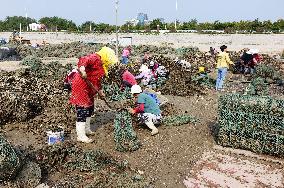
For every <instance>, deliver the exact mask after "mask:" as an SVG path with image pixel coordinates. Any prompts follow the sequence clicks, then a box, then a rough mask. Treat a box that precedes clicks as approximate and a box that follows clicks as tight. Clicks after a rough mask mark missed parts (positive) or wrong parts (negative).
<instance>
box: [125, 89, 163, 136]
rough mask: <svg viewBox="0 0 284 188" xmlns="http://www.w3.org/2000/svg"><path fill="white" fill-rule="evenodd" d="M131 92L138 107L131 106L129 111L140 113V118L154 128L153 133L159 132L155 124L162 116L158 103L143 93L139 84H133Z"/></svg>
mask: <svg viewBox="0 0 284 188" xmlns="http://www.w3.org/2000/svg"><path fill="white" fill-rule="evenodd" d="M131 93H132V94H133V96H134V100H135V102H136V104H137V107H136V108H134V109H132V108H129V109H128V111H129V112H130V113H131V114H138V118H140V119H141V120H142V122H143V123H145V124H146V125H147V126H148V127H149V128H150V129H151V130H152V132H151V134H152V135H156V134H158V133H159V131H158V129H157V128H156V127H155V125H154V124H158V123H159V122H160V121H161V118H162V116H161V110H160V108H159V106H158V104H157V103H156V101H155V100H154V99H153V98H152V97H151V96H149V95H147V94H146V93H143V92H142V89H141V87H140V86H139V85H134V86H132V87H131Z"/></svg>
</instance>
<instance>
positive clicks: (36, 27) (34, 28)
mask: <svg viewBox="0 0 284 188" xmlns="http://www.w3.org/2000/svg"><path fill="white" fill-rule="evenodd" d="M29 28H30V30H31V31H39V30H41V24H37V23H31V24H29Z"/></svg>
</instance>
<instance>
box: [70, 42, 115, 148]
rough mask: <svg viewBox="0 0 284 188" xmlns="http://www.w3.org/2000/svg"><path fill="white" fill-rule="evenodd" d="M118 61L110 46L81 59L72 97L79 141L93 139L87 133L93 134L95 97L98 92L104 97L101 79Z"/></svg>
mask: <svg viewBox="0 0 284 188" xmlns="http://www.w3.org/2000/svg"><path fill="white" fill-rule="evenodd" d="M117 61H118V60H117V58H116V56H115V53H114V51H113V50H112V49H110V48H108V47H103V48H102V49H101V50H100V51H99V52H97V53H95V54H91V55H88V56H84V57H81V58H80V59H79V62H78V72H75V75H74V78H73V79H72V94H71V98H70V103H72V104H73V105H75V107H76V112H77V121H76V132H77V141H80V142H85V143H90V142H92V141H93V140H92V139H89V138H88V137H87V136H86V134H92V131H91V129H90V121H91V115H92V113H93V112H94V97H95V95H96V94H97V93H98V94H99V95H100V96H101V97H104V92H103V90H102V87H101V79H102V78H103V77H104V76H105V75H107V74H108V69H109V67H110V66H111V65H113V64H115V63H116V62H117Z"/></svg>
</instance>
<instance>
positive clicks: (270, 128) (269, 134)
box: [218, 94, 284, 157]
mask: <svg viewBox="0 0 284 188" xmlns="http://www.w3.org/2000/svg"><path fill="white" fill-rule="evenodd" d="M218 108H219V110H218V113H219V119H218V122H219V126H220V130H219V133H218V143H219V144H220V145H223V146H230V147H234V148H242V149H248V150H251V151H254V152H257V153H267V154H271V155H276V156H279V157H283V156H284V131H283V127H284V123H283V122H284V121H283V117H284V100H280V99H273V98H271V97H259V96H243V95H238V94H231V95H223V96H221V97H220V98H219V107H218Z"/></svg>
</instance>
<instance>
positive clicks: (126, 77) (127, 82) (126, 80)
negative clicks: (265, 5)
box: [120, 66, 137, 89]
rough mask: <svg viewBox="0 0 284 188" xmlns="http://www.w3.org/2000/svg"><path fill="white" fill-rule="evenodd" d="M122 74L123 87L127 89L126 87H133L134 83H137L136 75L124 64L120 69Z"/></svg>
mask: <svg viewBox="0 0 284 188" xmlns="http://www.w3.org/2000/svg"><path fill="white" fill-rule="evenodd" d="M120 75H121V78H122V85H121V88H122V89H125V88H126V87H128V88H131V87H132V86H133V85H137V81H136V79H135V76H134V75H133V74H132V73H131V72H130V71H129V70H128V69H127V67H125V66H122V67H121V69H120Z"/></svg>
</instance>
